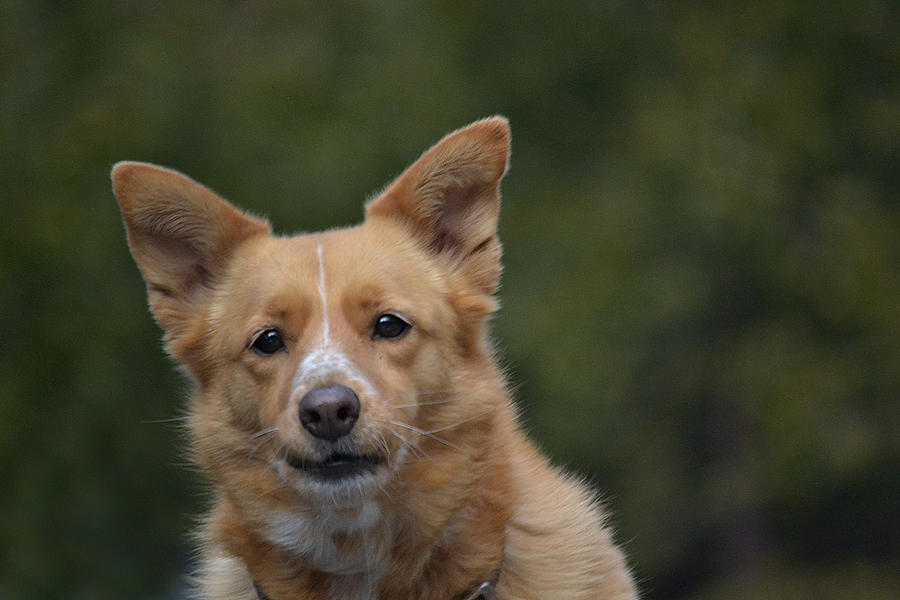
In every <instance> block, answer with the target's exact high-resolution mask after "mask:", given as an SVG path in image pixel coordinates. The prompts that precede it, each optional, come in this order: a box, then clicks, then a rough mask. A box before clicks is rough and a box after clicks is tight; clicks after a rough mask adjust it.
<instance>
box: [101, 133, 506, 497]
mask: <svg viewBox="0 0 900 600" xmlns="http://www.w3.org/2000/svg"><path fill="white" fill-rule="evenodd" d="M508 151H509V132H508V127H507V124H506V122H505V120H503V119H499V118H495V119H488V120H485V121H480V122H478V123H475V124H473V125H471V126H469V127H467V128H464V129H462V130H459V131H457V132H455V133H453V134H451V135H449V136H447V137H446V138H444V139H443V140H442V141H441V142H440V143H438V144H437V145H436V146H435V147H433V148H432V149H431V150H429V151H428V152H427V153H425V154H424V155H423V156H422V157H421V158H420V159H419V160H418V161H417V162H416V163H415V164H413V165H412V166H411V167H410V168H409V169H407V171H405V172H404V173H403V174H402V175H401V176H400V177H399V178H398V179H397V180H396V181H395V182H394V183H393V184H391V186H389V187H388V188H387V189H386V190H385V191H384V192H383V193H382V194H381V195H380V196H378V197H377V198H376V199H375V200H373V201H372V202H370V203H369V205H368V206H367V217H366V220H365V222H364V223H363V224H362V225H359V226H356V227H353V228H348V229H340V230H332V231H328V232H325V233H318V234H309V235H300V236H295V237H277V236H273V235H272V234H271V233H270V230H269V227H268V224H267V223H265V222H264V221H261V220H259V219H256V218H254V217H250V216H248V215H246V214H244V213H241V212H240V211H238V210H237V209H235V208H233V207H232V206H231V205H229V204H227V203H226V202H225V201H223V200H221V199H219V198H218V197H217V196H215V194H213V193H212V192H211V191H209V190H208V189H206V188H203V187H202V186H200V185H199V184H197V183H195V182H193V181H191V180H189V179H187V178H186V177H184V176H183V175H180V174H178V173H175V172H173V171H169V170H166V169H162V168H160V167H155V166H152V165H147V164H141V163H120V164H119V165H117V166H116V167H115V169H114V170H113V183H114V188H115V191H116V196H117V198H118V199H119V202H120V205H121V208H122V212H123V215H124V218H125V222H126V227H127V230H128V236H129V243H130V246H131V249H132V253H133V255H134V257H135V259H136V261H137V263H138V266H139V267H140V269H141V272H142V274H143V275H144V278H145V280H146V281H147V286H148V293H149V296H150V302H151V309H152V311H153V313H154V315H155V317H156V318H157V321H158V322H159V323H160V325H161V326H162V327H163V329H164V331H165V339H166V343H167V349H168V351H169V352H170V353H171V354H172V355H173V356H175V357H176V358H177V359H178V360H179V361H181V362H182V363H183V365H184V366H185V367H186V369H187V370H188V371H189V372H190V373H191V374H192V376H193V378H194V379H195V380H196V382H197V384H198V385H197V387H198V389H197V392H196V394H195V397H194V399H193V401H192V420H191V427H192V433H193V435H194V438H195V443H196V452H197V457H198V460H199V461H200V462H201V463H202V464H203V465H204V466H205V467H206V468H207V469H208V471H209V472H210V473H211V474H212V476H213V477H214V479H215V480H216V482H217V483H218V484H219V485H220V486H221V487H222V488H223V489H224V490H225V493H226V494H229V495H230V496H231V497H232V498H233V499H234V500H236V501H237V502H239V503H240V504H241V505H242V506H243V507H244V508H246V509H247V510H250V511H254V510H258V511H261V512H264V511H268V510H270V509H271V508H272V506H274V505H278V506H285V505H288V506H309V505H314V504H316V503H320V502H323V501H327V502H328V503H330V504H331V505H333V506H350V507H352V506H358V505H359V503H360V502H365V501H366V500H367V499H371V498H373V497H375V496H377V495H378V494H379V491H381V492H385V495H386V496H390V490H391V489H397V487H396V486H395V485H394V484H395V483H397V482H402V481H404V480H411V479H414V480H416V482H417V485H428V481H429V480H430V481H432V482H433V483H434V485H438V484H439V482H438V481H437V479H440V478H441V477H443V476H447V475H448V474H451V473H452V471H453V469H454V460H456V459H453V456H454V455H456V456H457V457H458V460H459V464H460V465H461V464H462V460H461V459H462V457H463V455H464V454H465V453H466V452H467V450H466V449H465V444H464V443H463V441H464V438H465V436H466V435H467V431H470V430H471V428H474V427H477V426H478V423H479V419H482V418H483V417H484V416H485V415H486V414H488V413H489V412H490V411H491V409H492V406H491V403H495V402H497V401H498V398H502V393H499V394H498V393H497V390H496V385H497V384H496V381H497V379H498V378H496V377H490V376H485V374H486V373H488V374H489V373H492V372H493V371H492V369H493V368H494V367H493V364H492V362H491V360H490V357H489V350H488V348H487V347H486V344H485V340H484V338H485V332H484V329H485V321H486V319H487V317H488V315H489V314H490V313H491V312H492V311H493V310H494V309H495V303H494V301H493V299H492V294H493V293H494V292H495V290H496V286H497V283H498V278H499V272H500V266H499V257H500V246H499V242H498V241H497V238H496V223H497V214H498V209H499V183H500V179H501V178H502V176H503V174H504V172H505V169H506V162H507V155H508ZM448 449H449V450H452V452H450V453H448V454H447V456H448V458H447V460H446V461H445V462H442V463H441V468H440V469H435V467H434V464H433V462H431V461H433V460H434V459H435V457H436V456H438V455H441V454H442V453H444V452H447V450H448ZM472 451H474V450H472ZM422 463H429V464H428V465H426V466H427V467H428V469H427V471H428V474H427V475H426V474H425V473H426V468H425V466H423V464H422Z"/></svg>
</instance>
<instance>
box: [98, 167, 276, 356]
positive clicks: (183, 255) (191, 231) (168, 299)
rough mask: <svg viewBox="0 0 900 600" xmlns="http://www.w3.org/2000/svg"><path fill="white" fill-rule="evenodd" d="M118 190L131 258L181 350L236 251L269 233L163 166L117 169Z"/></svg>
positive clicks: (156, 311)
mask: <svg viewBox="0 0 900 600" xmlns="http://www.w3.org/2000/svg"><path fill="white" fill-rule="evenodd" d="M112 185H113V192H114V193H115V195H116V199H117V200H118V201H119V207H120V208H121V209H122V217H123V219H124V221H125V228H126V230H127V233H128V245H129V247H130V248H131V254H132V256H133V257H134V260H135V262H137V265H138V268H139V269H140V271H141V274H142V275H143V276H144V280H145V281H146V282H147V294H148V296H149V299H150V309H151V311H152V312H153V315H154V317H155V318H156V320H157V322H158V323H159V324H160V326H161V327H162V328H163V329H164V330H165V332H166V340H167V342H174V341H176V340H177V338H179V337H181V336H183V335H184V334H185V333H186V332H187V329H188V328H189V324H190V322H191V319H192V318H193V317H196V316H197V314H198V309H199V308H201V307H202V305H203V302H204V301H205V300H206V299H207V296H208V292H209V290H210V289H211V286H212V284H213V283H214V282H215V280H216V278H217V277H219V276H221V274H222V272H223V271H224V269H225V266H226V264H227V261H228V258H229V256H230V254H231V252H232V251H233V250H234V248H235V247H237V246H238V244H240V243H241V242H243V241H244V240H246V239H247V238H249V237H251V236H254V235H259V234H262V233H267V232H269V231H270V228H269V225H268V223H266V222H265V221H261V220H259V219H256V218H254V217H250V216H248V215H246V214H244V213H242V212H241V211H239V210H238V209H236V208H234V207H233V206H231V205H230V204H228V203H227V202H226V201H225V200H222V199H221V198H219V197H218V196H217V195H216V194H215V193H214V192H213V191H211V190H209V189H208V188H206V187H204V186H202V185H200V184H199V183H197V182H196V181H194V180H192V179H190V178H188V177H186V176H184V175H182V174H181V173H178V172H176V171H172V170H170V169H165V168H163V167H157V166H156V165H151V164H147V163H137V162H120V163H117V164H116V165H115V166H114V167H113V169H112ZM170 350H172V351H174V352H175V353H176V354H178V352H177V350H175V348H171V347H170Z"/></svg>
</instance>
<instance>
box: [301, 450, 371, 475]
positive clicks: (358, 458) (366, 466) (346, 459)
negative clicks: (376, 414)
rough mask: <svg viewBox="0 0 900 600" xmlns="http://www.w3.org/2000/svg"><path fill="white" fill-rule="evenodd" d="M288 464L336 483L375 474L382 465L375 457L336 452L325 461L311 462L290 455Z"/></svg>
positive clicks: (307, 473)
mask: <svg viewBox="0 0 900 600" xmlns="http://www.w3.org/2000/svg"><path fill="white" fill-rule="evenodd" d="M286 460H287V463H288V464H289V465H290V466H291V467H293V468H295V469H297V470H298V471H303V473H305V474H306V475H307V476H309V477H311V478H313V479H316V480H319V481H323V482H336V481H341V480H344V479H348V478H351V477H357V476H361V475H368V474H371V473H374V472H375V470H376V469H377V468H378V465H379V464H380V463H381V461H380V460H379V457H377V456H375V455H354V454H342V453H339V452H336V453H334V454H332V455H331V456H329V457H328V458H327V459H325V460H323V461H311V460H306V459H303V458H300V457H299V456H296V455H294V454H288V455H287V457H286Z"/></svg>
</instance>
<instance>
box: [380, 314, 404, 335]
mask: <svg viewBox="0 0 900 600" xmlns="http://www.w3.org/2000/svg"><path fill="white" fill-rule="evenodd" d="M410 327H411V325H410V324H409V323H407V322H406V321H404V320H403V319H401V318H400V317H398V316H397V315H392V314H385V315H381V316H380V317H378V318H377V319H375V325H374V327H373V328H372V333H373V334H374V336H375V337H380V338H388V339H390V338H397V337H400V336H401V335H403V334H404V333H406V332H407V331H409V328H410Z"/></svg>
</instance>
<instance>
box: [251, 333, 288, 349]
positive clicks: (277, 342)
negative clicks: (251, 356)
mask: <svg viewBox="0 0 900 600" xmlns="http://www.w3.org/2000/svg"><path fill="white" fill-rule="evenodd" d="M250 348H251V349H252V350H253V351H254V352H256V353H257V354H262V355H268V354H275V353H276V352H278V351H279V350H281V349H282V348H284V339H283V338H282V337H281V332H280V331H278V330H277V329H266V330H265V331H263V332H262V333H261V334H259V335H258V336H256V339H255V340H253V343H252V344H251V345H250Z"/></svg>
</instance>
